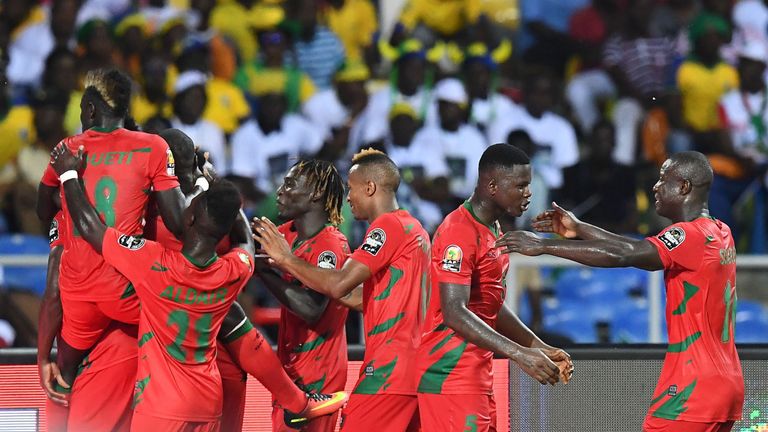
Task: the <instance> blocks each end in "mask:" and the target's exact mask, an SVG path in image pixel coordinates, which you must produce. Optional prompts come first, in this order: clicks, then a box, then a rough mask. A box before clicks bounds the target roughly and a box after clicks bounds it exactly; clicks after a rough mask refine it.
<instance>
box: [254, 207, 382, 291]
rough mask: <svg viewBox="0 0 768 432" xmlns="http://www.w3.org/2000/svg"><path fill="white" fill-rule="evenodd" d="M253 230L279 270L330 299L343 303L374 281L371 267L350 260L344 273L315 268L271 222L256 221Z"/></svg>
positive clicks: (264, 220)
mask: <svg viewBox="0 0 768 432" xmlns="http://www.w3.org/2000/svg"><path fill="white" fill-rule="evenodd" d="M251 228H252V230H253V236H254V239H255V240H256V241H257V242H259V244H261V248H262V249H263V250H264V252H266V253H267V255H269V257H270V258H271V260H272V262H273V263H274V264H275V265H276V266H277V267H279V268H280V269H282V270H283V271H287V272H288V273H290V274H292V275H293V276H294V277H295V278H296V279H298V280H299V281H300V282H301V283H303V284H304V285H305V286H306V287H308V288H311V289H313V290H315V291H317V292H319V293H321V294H324V295H326V296H328V297H331V298H333V299H340V298H342V297H344V296H345V295H347V294H349V292H351V291H352V290H353V289H355V288H356V287H357V286H358V285H361V284H362V283H363V282H365V280H367V279H368V278H370V277H371V271H370V269H369V268H368V266H366V265H365V264H362V263H360V262H358V261H355V260H354V259H348V260H346V262H344V266H343V267H342V268H341V269H339V270H332V269H324V268H320V267H316V266H313V265H312V264H310V263H308V262H306V261H304V260H303V259H301V258H299V257H297V256H295V255H294V254H293V253H292V252H291V247H290V246H289V245H288V242H286V241H285V238H284V237H283V235H282V234H281V233H280V231H278V230H277V227H276V226H275V224H273V223H272V222H271V221H269V220H267V219H254V221H253V225H252V226H251Z"/></svg>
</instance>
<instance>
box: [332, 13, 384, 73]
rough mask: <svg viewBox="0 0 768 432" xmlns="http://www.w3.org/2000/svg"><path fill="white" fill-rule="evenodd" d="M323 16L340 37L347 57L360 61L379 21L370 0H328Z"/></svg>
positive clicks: (370, 42) (369, 44)
mask: <svg viewBox="0 0 768 432" xmlns="http://www.w3.org/2000/svg"><path fill="white" fill-rule="evenodd" d="M322 13H323V18H324V20H325V22H326V23H327V24H328V28H330V29H331V31H333V32H334V33H336V35H337V36H338V37H339V39H341V43H342V44H343V45H344V51H345V52H346V54H347V59H348V60H350V61H360V60H362V59H363V53H364V52H365V50H366V49H367V48H369V47H370V46H371V45H372V44H373V34H374V33H375V32H376V30H378V28H379V23H378V21H377V18H376V10H374V8H373V5H372V4H371V1H370V0H328V7H326V8H325V9H324V10H323V11H322Z"/></svg>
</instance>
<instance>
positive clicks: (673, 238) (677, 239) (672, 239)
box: [656, 227, 685, 250]
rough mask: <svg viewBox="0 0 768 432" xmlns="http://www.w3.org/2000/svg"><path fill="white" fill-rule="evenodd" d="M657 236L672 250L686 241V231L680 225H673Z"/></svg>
mask: <svg viewBox="0 0 768 432" xmlns="http://www.w3.org/2000/svg"><path fill="white" fill-rule="evenodd" d="M656 238H658V239H659V240H661V242H662V243H664V246H666V247H667V249H669V250H672V249H674V248H676V247H678V246H680V245H681V244H683V242H684V241H685V231H683V229H682V228H680V227H672V228H670V229H668V230H666V231H664V233H662V234H660V235H659V236H658V237H656Z"/></svg>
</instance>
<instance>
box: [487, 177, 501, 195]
mask: <svg viewBox="0 0 768 432" xmlns="http://www.w3.org/2000/svg"><path fill="white" fill-rule="evenodd" d="M485 187H486V188H487V189H488V193H490V194H491V196H495V195H496V192H498V190H499V184H498V182H496V178H495V177H492V176H489V178H488V181H487V182H486V183H485Z"/></svg>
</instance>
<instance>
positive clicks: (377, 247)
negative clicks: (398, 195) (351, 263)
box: [350, 213, 405, 274]
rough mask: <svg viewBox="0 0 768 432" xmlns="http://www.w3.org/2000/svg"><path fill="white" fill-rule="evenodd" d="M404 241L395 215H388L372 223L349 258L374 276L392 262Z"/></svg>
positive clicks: (400, 226)
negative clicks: (366, 268)
mask: <svg viewBox="0 0 768 432" xmlns="http://www.w3.org/2000/svg"><path fill="white" fill-rule="evenodd" d="M404 240H405V231H404V230H403V227H402V225H401V224H400V223H399V222H398V220H397V217H396V216H395V215H393V214H391V213H388V214H385V215H383V216H381V217H379V218H378V219H377V220H375V221H373V223H372V224H371V226H370V227H369V228H368V232H367V233H366V234H365V240H364V241H363V244H362V245H360V247H359V248H357V249H356V250H355V251H354V252H353V253H352V256H351V257H350V258H352V259H354V260H355V261H357V262H359V263H361V264H363V265H365V266H366V267H368V269H369V270H370V271H371V274H376V273H378V272H379V271H380V270H381V269H383V268H385V267H386V266H388V265H389V264H390V263H391V262H392V260H393V258H394V256H395V253H396V252H397V250H398V248H399V247H400V245H401V244H402V242H403V241H404Z"/></svg>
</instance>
